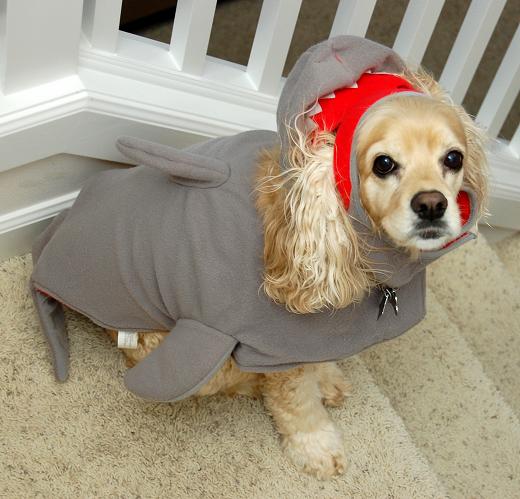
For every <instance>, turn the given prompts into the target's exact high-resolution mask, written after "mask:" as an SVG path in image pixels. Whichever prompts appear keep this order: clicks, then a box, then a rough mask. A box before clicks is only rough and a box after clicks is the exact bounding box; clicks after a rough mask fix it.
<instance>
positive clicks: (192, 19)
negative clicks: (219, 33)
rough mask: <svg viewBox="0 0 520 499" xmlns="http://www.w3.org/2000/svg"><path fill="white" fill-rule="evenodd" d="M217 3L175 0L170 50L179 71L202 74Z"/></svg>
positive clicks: (210, 0)
mask: <svg viewBox="0 0 520 499" xmlns="http://www.w3.org/2000/svg"><path fill="white" fill-rule="evenodd" d="M216 6H217V0H178V2H177V9H176V11H175V21H174V23H173V30H172V39H171V42H170V51H171V54H172V56H173V59H174V61H175V62H176V64H177V66H178V68H179V70H181V71H184V72H186V73H190V74H194V75H200V74H202V71H203V70H204V63H205V60H206V55H207V51H208V43H209V37H210V35H211V26H212V24H213V16H214V15H215V8H216Z"/></svg>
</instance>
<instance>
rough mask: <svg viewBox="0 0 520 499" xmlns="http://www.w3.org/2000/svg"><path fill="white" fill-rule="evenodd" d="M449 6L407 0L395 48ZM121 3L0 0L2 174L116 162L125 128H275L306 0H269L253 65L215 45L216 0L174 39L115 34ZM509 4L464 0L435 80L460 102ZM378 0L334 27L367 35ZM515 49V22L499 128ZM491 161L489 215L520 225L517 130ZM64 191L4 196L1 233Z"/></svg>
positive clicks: (434, 0)
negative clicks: (15, 202) (40, 197)
mask: <svg viewBox="0 0 520 499" xmlns="http://www.w3.org/2000/svg"><path fill="white" fill-rule="evenodd" d="M444 3H445V2H444V0H410V1H409V3H408V6H407V9H406V12H405V15H404V17H403V19H402V22H401V26H400V28H399V31H398V33H397V37H396V39H395V43H394V48H395V50H396V51H397V52H398V53H399V54H400V55H401V56H402V57H403V58H405V59H406V60H408V61H409V62H410V63H411V64H412V65H416V64H419V63H420V62H421V60H422V58H423V56H424V54H425V51H426V48H427V47H428V44H429V42H430V39H431V37H432V34H433V31H434V28H435V25H436V22H437V21H438V20H439V18H440V19H441V20H442V15H443V14H442V8H443V5H444ZM121 4H122V0H46V1H45V2H43V1H41V0H0V147H1V150H2V161H1V162H0V172H1V171H3V170H7V169H12V168H15V167H17V166H19V165H23V164H25V163H29V162H31V161H36V160H39V159H42V158H45V157H48V156H51V155H53V154H58V153H63V152H65V153H70V154H76V155H82V156H91V157H94V158H100V159H109V160H116V161H122V160H123V158H122V157H121V156H120V154H119V153H118V152H117V151H116V149H115V147H114V142H115V139H116V138H117V136H118V135H121V134H134V135H139V136H142V137H144V138H149V139H151V140H158V141H162V142H168V143H170V144H172V145H176V146H179V147H181V146H184V145H188V144H191V143H193V142H196V141H199V140H201V139H203V138H205V137H211V136H218V135H223V134H232V133H236V132H240V131H243V130H248V129H255V128H267V129H274V128H275V111H276V104H277V99H278V95H279V93H280V90H281V88H282V86H283V78H282V70H283V67H284V64H285V61H286V57H287V53H288V50H289V46H290V44H291V40H292V37H293V32H294V29H295V26H296V21H297V18H298V13H299V10H300V6H301V0H263V4H262V10H261V15H260V18H259V21H258V26H257V30H256V35H255V38H254V42H253V46H252V50H251V54H250V58H249V62H248V64H247V66H240V65H237V64H234V63H231V62H229V61H224V60H220V59H216V58H213V57H210V56H208V55H207V47H208V41H209V37H210V33H211V29H212V23H213V16H214V13H215V8H216V0H178V5H177V12H176V17H175V22H174V23H173V29H172V38H171V42H170V43H169V44H166V43H160V42H156V41H153V40H149V39H147V38H144V37H140V36H136V35H131V34H128V33H124V32H122V31H120V30H119V18H120V11H121ZM504 5H505V0H472V2H471V4H470V7H469V9H468V11H467V13H466V16H465V19H464V22H463V23H462V26H461V27H460V30H459V33H458V36H457V38H456V40H455V43H454V45H453V47H452V49H451V52H450V55H449V57H448V60H447V62H446V65H445V68H444V70H443V72H442V75H441V78H440V81H441V83H442V84H443V85H444V86H445V87H446V88H447V89H448V90H449V91H450V92H451V94H452V96H453V98H454V99H455V101H457V102H462V100H463V99H464V96H465V94H466V92H467V89H468V87H469V85H470V83H471V80H472V78H473V76H474V74H475V71H476V69H477V67H478V65H479V63H480V60H481V58H482V55H483V53H484V50H485V48H486V46H487V45H488V42H489V40H490V38H491V35H492V33H493V30H494V29H495V26H496V24H497V22H498V19H499V17H500V15H501V12H502V10H503V8H504ZM375 6H376V0H340V2H339V4H338V8H337V12H336V16H335V19H334V22H333V25H332V29H331V33H330V36H335V35H339V34H352V35H361V36H363V35H364V34H365V33H366V32H367V29H368V26H369V23H370V21H371V19H372V16H373V12H374V8H375ZM519 53H520V34H519V31H518V30H517V32H516V34H515V36H514V38H513V40H512V42H511V44H510V46H509V48H508V50H507V52H506V53H505V54H504V57H503V60H502V63H501V65H500V68H499V70H498V72H497V74H496V76H495V78H494V80H493V83H492V85H491V87H490V88H489V91H488V93H487V95H486V98H485V99H484V101H483V103H482V106H481V108H480V110H479V112H478V115H477V121H479V122H480V123H481V124H482V125H483V126H485V127H486V128H487V129H488V131H489V133H490V135H491V136H492V137H496V136H497V135H498V133H499V131H500V129H501V127H502V125H503V123H504V121H505V119H506V117H507V115H508V113H509V111H510V109H511V106H512V105H513V103H514V101H515V98H516V96H517V94H518V91H519V88H520V57H519V56H518V54H519ZM490 159H491V166H492V182H493V190H492V194H493V199H494V200H495V201H494V205H493V203H492V211H494V214H495V219H492V222H494V223H498V224H499V225H500V224H502V225H504V226H507V227H512V228H517V229H520V217H519V216H516V217H512V216H511V210H512V209H513V210H518V211H520V129H518V128H517V131H516V133H515V134H514V136H513V138H512V140H511V141H510V142H505V141H502V140H499V141H497V142H495V144H494V146H493V148H492V149H491V152H490ZM0 182H1V177H0ZM49 182H52V179H49ZM66 194H67V193H66V192H61V193H57V194H56V196H54V197H49V199H48V201H47V202H44V203H43V205H44V206H43V207H42V203H41V202H39V203H37V204H35V205H34V206H33V205H31V200H30V199H28V200H27V201H26V202H25V205H23V206H21V207H20V209H19V210H18V211H19V213H18V212H17V211H16V210H11V211H9V212H4V211H2V205H1V200H0V233H7V232H10V231H15V230H17V229H19V228H20V227H22V225H27V224H30V223H32V221H36V220H41V219H42V213H45V217H51V216H53V215H54V214H56V212H57V211H58V210H59V209H62V208H63V199H64V198H63V196H64V195H66ZM20 199H23V196H21V197H20ZM67 199H68V198H67ZM53 207H54V208H53ZM506 212H507V213H506ZM17 214H19V215H20V216H17ZM22 215H23V216H22ZM0 243H1V239H0Z"/></svg>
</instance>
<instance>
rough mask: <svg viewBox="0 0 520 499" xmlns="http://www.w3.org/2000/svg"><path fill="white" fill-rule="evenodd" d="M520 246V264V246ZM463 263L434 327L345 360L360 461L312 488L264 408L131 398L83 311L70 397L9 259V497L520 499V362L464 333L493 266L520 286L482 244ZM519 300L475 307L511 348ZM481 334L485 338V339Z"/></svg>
mask: <svg viewBox="0 0 520 499" xmlns="http://www.w3.org/2000/svg"><path fill="white" fill-rule="evenodd" d="M515 245H516V247H517V249H516V251H517V253H518V252H520V240H516V241H515ZM511 251H512V250H511ZM459 253H460V255H462V256H460V258H459V260H458V261H457V260H456V259H455V260H454V258H455V256H454V258H450V257H447V258H446V259H444V261H442V262H441V263H439V264H438V265H437V266H436V268H435V273H436V274H437V273H438V274H439V275H448V274H453V275H455V274H456V272H457V271H459V273H460V274H461V275H456V277H455V278H454V279H453V280H451V279H450V280H449V286H443V292H444V290H445V289H448V288H449V289H453V290H454V291H456V290H458V293H454V294H453V296H451V295H450V296H451V298H450V300H451V306H450V310H452V311H451V312H449V311H448V310H447V308H446V307H443V305H442V301H443V300H445V299H446V298H445V295H443V293H440V292H439V289H434V288H438V287H437V286H431V290H432V291H433V292H430V293H429V314H428V317H427V319H426V320H425V321H424V322H423V323H421V324H420V325H419V326H417V327H416V328H414V330H412V331H410V332H409V333H408V334H406V335H405V336H403V337H401V338H399V339H397V340H395V341H391V342H387V343H385V344H381V345H378V346H376V347H375V348H372V349H371V350H369V351H367V352H365V353H364V354H362V355H361V356H356V357H354V358H351V359H348V360H347V361H345V362H343V363H342V367H343V369H344V370H345V372H346V374H347V375H348V377H349V378H350V381H351V382H352V384H353V387H354V393H353V395H352V397H351V398H349V399H348V401H347V403H346V404H345V406H344V407H343V408H341V409H336V410H334V411H333V412H332V414H333V417H334V419H335V420H336V421H337V422H338V424H339V425H340V426H341V428H342V430H343V432H344V438H345V445H346V447H347V449H348V453H349V457H350V463H351V464H350V468H349V470H348V472H347V473H346V475H344V476H342V477H340V478H338V479H336V480H333V481H331V482H319V481H317V480H314V479H312V478H309V477H307V476H304V475H300V474H299V473H298V472H297V471H295V470H294V469H293V467H292V466H291V464H290V463H288V462H287V461H286V460H285V458H284V457H283V455H281V452H280V450H279V447H278V442H277V437H276V434H275V432H274V429H273V427H272V424H271V421H270V419H269V418H268V417H267V415H266V414H265V412H264V410H263V407H262V404H261V403H260V402H259V401H253V400H249V399H247V398H236V399H226V398H223V397H219V396H217V397H213V398H208V399H205V400H189V401H185V402H182V403H179V404H173V405H172V404H156V403H148V402H144V401H141V400H139V399H137V398H135V397H133V396H132V395H131V394H129V393H128V392H126V391H125V389H124V387H123V386H122V374H123V372H124V369H125V368H124V366H123V362H122V358H121V356H120V355H119V352H118V351H117V350H116V349H115V348H114V347H113V346H112V345H111V344H110V343H109V341H108V340H107V338H106V337H105V335H104V333H103V332H102V331H100V330H99V328H97V327H95V326H93V325H92V324H91V323H89V322H88V321H86V320H85V319H83V318H82V317H80V316H78V315H76V314H69V322H70V329H71V340H72V345H71V349H72V366H71V367H72V368H71V378H70V380H69V381H68V382H66V383H64V384H57V383H56V382H55V381H54V379H53V375H52V372H51V367H50V361H49V357H48V355H49V354H48V351H47V348H46V345H45V342H44V340H43V338H42V335H41V333H40V331H39V328H38V324H37V321H36V317H35V314H34V311H33V308H32V304H31V302H30V299H29V296H28V293H27V288H26V282H27V277H28V275H29V273H30V271H31V263H30V258H28V257H20V258H14V259H11V260H9V261H7V262H4V263H3V264H1V265H0V300H1V302H2V304H3V306H2V309H1V310H0V334H1V335H2V342H1V344H0V379H1V389H0V421H1V430H2V431H1V433H0V435H1V436H0V497H6V498H14V497H16V498H18V497H45V498H47V497H52V498H68V497H73V496H76V497H81V498H82V497H125V498H127V497H143V498H148V497H150V498H155V497H178V498H192V497H222V498H235V497H236V498H240V497H248V498H251V497H253V498H270V497H273V498H279V497H295V498H300V497H302V498H306V497H309V498H311V497H312V498H315V497H325V498H333V497H334V498H336V497H337V498H339V497H343V498H344V497H361V498H386V497H394V498H412V497H413V498H426V497H431V498H441V497H448V496H449V497H453V498H467V497H484V498H495V497H500V498H504V499H505V498H518V497H519V496H520V493H519V491H520V424H519V422H518V418H517V416H516V415H515V411H514V410H513V409H512V404H513V402H514V400H515V399H514V397H513V398H511V397H510V396H509V395H511V393H512V391H513V390H512V388H511V387H512V386H514V384H512V385H511V386H510V385H508V384H507V383H505V384H504V382H503V380H504V379H505V380H507V379H509V378H513V376H510V373H509V370H510V369H512V370H513V371H514V369H517V366H516V363H517V362H518V358H519V356H520V351H519V350H514V349H513V347H511V348H510V349H509V350H508V351H507V352H501V354H502V355H501V357H498V356H497V355H495V354H496V351H495V350H493V349H490V350H489V351H487V350H486V349H485V348H479V349H478V351H477V350H476V349H475V348H474V346H473V344H472V342H470V341H469V339H468V338H467V336H468V332H467V331H466V332H465V333H464V332H463V330H462V329H461V328H459V326H458V324H457V320H455V319H457V317H456V314H457V312H456V311H457V310H459V309H462V308H463V307H464V304H466V305H467V304H468V299H469V298H470V297H469V296H468V290H470V289H471V290H472V294H471V296H473V295H474V294H478V289H479V287H483V286H485V285H486V283H485V282H484V283H483V282H482V277H483V275H482V274H481V273H479V272H476V270H477V269H476V268H475V267H478V268H480V267H481V262H482V261H486V262H487V263H486V267H485V270H486V275H491V274H494V273H496V272H497V268H499V271H500V272H503V273H504V274H503V275H502V274H501V280H502V281H503V283H506V282H509V283H510V281H509V280H510V279H511V278H510V277H509V274H508V272H507V271H505V270H504V269H505V267H504V266H503V263H502V262H500V261H498V259H497V257H496V255H495V253H493V250H492V249H491V248H490V247H489V246H488V245H487V243H486V242H485V241H481V242H479V243H478V244H472V245H471V246H470V247H469V248H467V249H464V250H462V249H461V250H459V251H457V254H459ZM490 256H493V258H491V259H490ZM460 259H462V260H463V262H461V261H460ZM517 261H518V260H516V262H517ZM516 262H514V265H518V263H516ZM461 263H465V264H466V265H467V269H466V271H465V272H460V268H459V265H460V264H461ZM507 264H508V265H509V264H511V262H508V263H507ZM454 265H455V266H454ZM431 277H432V279H431V281H432V282H435V279H437V277H436V276H431ZM511 282H512V281H511ZM444 284H447V283H444ZM510 284H511V283H510ZM504 285H509V284H504ZM508 289H509V291H510V292H512V290H513V289H514V290H515V295H514V296H509V297H508V300H507V301H505V302H504V303H503V304H502V305H501V306H500V307H496V308H495V307H493V306H486V307H483V308H479V307H475V309H474V314H475V315H476V318H475V322H478V321H479V320H480V321H481V322H482V324H491V323H493V321H496V324H498V325H499V327H497V328H495V330H494V337H495V339H496V341H497V342H498V343H500V342H501V341H506V340H504V338H509V337H510V335H511V334H512V331H511V328H513V330H515V331H516V332H517V333H518V332H520V331H518V324H516V325H514V324H512V323H509V325H507V324H505V323H504V322H503V317H500V318H499V317H498V315H501V316H503V315H504V314H505V313H506V312H507V311H508V310H509V312H511V313H512V311H513V308H515V307H514V303H518V299H519V298H520V292H519V291H518V290H517V288H514V287H510V288H508ZM458 307H459V308H458ZM505 307H510V308H509V309H507V308H505ZM454 311H455V312H454ZM515 313H516V312H515ZM453 314H455V316H453V317H452V315H453ZM499 319H500V320H499ZM505 325H507V328H506V329H503V327H505ZM515 327H516V329H515ZM501 328H502V329H501ZM473 336H475V337H477V336H478V337H481V338H486V337H487V332H486V328H484V327H483V328H477V329H475V330H474V332H473ZM475 344H477V345H478V344H479V342H478V341H475ZM514 348H517V346H516V343H515V344H514ZM514 372H516V371H514ZM510 392H511V393H510ZM506 394H509V395H508V396H506ZM509 402H511V404H510V403H509Z"/></svg>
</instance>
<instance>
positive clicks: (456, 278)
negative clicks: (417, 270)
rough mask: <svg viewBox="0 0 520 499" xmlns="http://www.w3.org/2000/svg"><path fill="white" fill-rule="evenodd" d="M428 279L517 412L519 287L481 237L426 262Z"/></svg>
mask: <svg viewBox="0 0 520 499" xmlns="http://www.w3.org/2000/svg"><path fill="white" fill-rule="evenodd" d="M428 270H429V272H428V285H429V287H430V289H431V290H432V291H433V292H434V293H435V296H436V298H437V299H438V300H439V302H440V303H441V304H442V305H443V306H444V308H445V310H446V312H447V314H448V317H449V319H450V320H451V321H453V323H454V324H456V325H457V326H458V328H459V331H460V333H461V334H462V336H463V337H464V338H465V339H466V341H467V342H468V344H469V345H470V347H471V348H472V350H473V351H474V352H475V354H476V355H477V357H478V359H479V360H480V362H481V363H482V366H483V367H484V370H485V372H486V374H487V375H488V376H489V377H490V378H491V380H492V381H493V382H494V383H495V385H496V386H497V388H498V389H499V390H500V392H501V393H502V395H503V397H504V399H506V400H507V402H508V403H509V404H510V405H511V407H512V408H513V409H514V411H515V413H516V415H517V416H518V417H520V385H519V380H520V362H519V358H520V306H519V304H520V289H519V288H518V285H517V284H516V283H515V282H514V281H513V279H512V277H511V275H510V272H509V271H508V270H507V269H506V268H505V267H504V265H503V263H502V261H501V260H500V258H499V257H498V255H497V254H496V253H495V252H494V251H493V249H492V248H491V246H490V245H489V244H488V243H487V241H486V240H485V238H484V237H482V236H479V238H478V240H477V241H474V242H471V243H469V244H466V245H464V246H463V247H461V248H458V249H457V251H453V252H451V253H449V254H448V255H446V256H445V257H443V258H442V259H440V260H439V261H437V262H435V263H434V264H432V265H431V266H430V267H429V269H428Z"/></svg>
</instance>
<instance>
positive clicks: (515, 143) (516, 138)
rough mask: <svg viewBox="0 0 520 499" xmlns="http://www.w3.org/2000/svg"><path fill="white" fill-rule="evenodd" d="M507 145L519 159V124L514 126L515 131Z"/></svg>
mask: <svg viewBox="0 0 520 499" xmlns="http://www.w3.org/2000/svg"><path fill="white" fill-rule="evenodd" d="M509 147H510V148H511V150H512V151H513V152H514V153H515V154H516V157H517V158H519V159H520V125H519V126H517V127H516V132H515V134H514V135H513V138H512V139H511V142H510V143H509Z"/></svg>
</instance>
